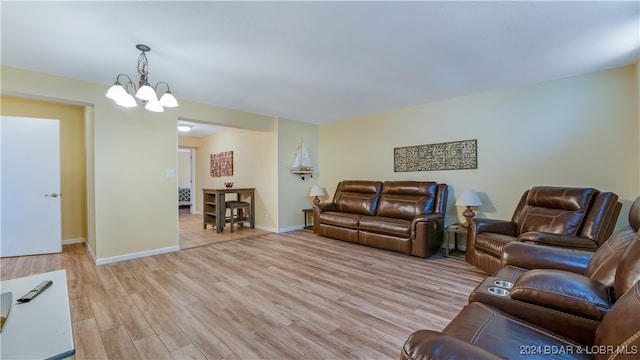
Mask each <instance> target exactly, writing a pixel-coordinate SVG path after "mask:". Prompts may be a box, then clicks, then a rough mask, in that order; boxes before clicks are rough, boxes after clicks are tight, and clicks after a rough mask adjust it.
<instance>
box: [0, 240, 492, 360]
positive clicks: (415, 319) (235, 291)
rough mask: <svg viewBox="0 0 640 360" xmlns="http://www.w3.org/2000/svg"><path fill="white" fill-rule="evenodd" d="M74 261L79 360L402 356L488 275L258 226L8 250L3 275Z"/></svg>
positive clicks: (452, 261) (71, 276)
mask: <svg viewBox="0 0 640 360" xmlns="http://www.w3.org/2000/svg"><path fill="white" fill-rule="evenodd" d="M58 269H66V271H67V278H68V287H69V296H70V303H71V313H72V324H73V329H74V339H75V346H76V355H75V358H76V359H289V358H306V359H395V358H398V355H399V352H400V349H401V346H402V344H403V343H404V341H405V340H406V338H407V336H408V335H409V334H410V333H411V332H412V331H415V330H418V329H434V330H440V329H442V328H443V327H444V326H445V325H446V324H447V323H448V322H449V321H450V319H452V318H453V317H454V316H455V315H456V314H457V313H458V312H459V311H460V309H461V308H462V307H463V306H464V305H466V303H467V297H468V295H469V293H470V292H471V291H472V290H473V289H474V288H475V286H476V285H477V284H478V283H480V281H481V280H482V279H483V277H484V275H483V273H482V272H481V271H479V270H477V269H476V268H475V267H473V266H471V265H469V264H467V263H465V262H464V261H462V260H460V259H456V258H443V257H441V256H439V255H435V256H433V257H431V258H429V259H419V258H415V257H409V256H404V255H399V254H394V253H391V252H387V251H382V250H377V249H373V248H368V247H364V246H359V245H354V244H350V243H345V242H341V241H336V240H331V239H327V238H323V237H319V236H316V235H315V234H313V233H312V232H310V231H308V230H299V231H293V232H289V233H282V234H273V233H266V234H259V235H256V236H251V237H245V238H242V239H238V240H233V241H227V242H221V243H216V244H212V245H206V246H200V247H196V248H192V249H187V250H182V251H180V252H176V253H171V254H163V255H157V256H152V257H146V258H141V259H135V260H129V261H124V262H119V263H114V264H109V265H102V266H95V265H94V264H93V263H92V261H91V259H90V257H89V256H88V254H87V251H86V249H85V246H84V244H75V245H68V246H65V247H64V250H63V252H62V253H61V254H54V255H42V256H28V257H16V258H5V259H2V263H1V277H2V279H3V280H5V279H11V278H16V277H21V276H27V275H30V274H34V273H40V272H45V271H52V270H58Z"/></svg>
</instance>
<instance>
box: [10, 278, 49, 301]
mask: <svg viewBox="0 0 640 360" xmlns="http://www.w3.org/2000/svg"><path fill="white" fill-rule="evenodd" d="M52 284H53V281H51V280H47V281H43V282H41V283H40V285H38V286H36V287H35V288H33V290H31V291H29V292H28V293H26V294H24V296H22V297H21V298H20V299H18V303H19V304H22V303H26V302H29V301H31V300H33V298H35V297H36V296H38V295H40V293H42V292H43V291H45V290H47V288H49V286H51V285H52Z"/></svg>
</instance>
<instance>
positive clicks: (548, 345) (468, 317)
mask: <svg viewBox="0 0 640 360" xmlns="http://www.w3.org/2000/svg"><path fill="white" fill-rule="evenodd" d="M638 313H640V282H637V283H636V284H635V285H634V286H633V287H632V288H631V289H630V290H629V291H627V293H626V294H624V296H622V297H621V298H620V299H619V300H618V301H617V302H616V303H615V304H614V305H613V307H612V308H611V310H609V312H607V314H606V315H605V316H604V317H603V318H602V321H601V322H600V323H599V324H598V326H597V330H596V331H595V333H594V335H593V338H594V339H595V340H594V342H593V345H589V344H584V343H580V342H578V341H574V340H571V339H568V338H566V337H564V336H562V335H559V334H557V333H555V332H553V331H550V330H548V329H546V328H545V327H541V326H536V325H534V324H531V323H529V322H527V321H524V320H522V319H520V318H518V317H515V316H512V315H509V314H506V313H504V312H502V311H500V310H499V309H497V308H494V307H492V306H490V305H486V304H483V303H479V302H473V303H471V304H469V305H467V306H465V307H464V308H463V309H462V311H461V312H460V313H459V314H458V315H457V316H456V317H455V318H454V319H453V320H452V321H451V322H450V323H449V324H448V325H447V326H446V327H445V329H444V330H442V332H437V331H432V330H420V331H416V332H414V333H413V334H411V335H410V336H409V338H408V339H407V341H406V342H405V344H404V346H403V347H402V350H401V352H400V358H401V359H403V360H408V359H504V358H507V359H521V358H532V359H540V358H544V359H547V358H562V359H598V360H600V359H602V360H604V359H613V358H615V359H637V358H638V357H639V356H640V336H638V334H640V321H638V316H637V314H638Z"/></svg>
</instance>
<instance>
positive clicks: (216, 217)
mask: <svg viewBox="0 0 640 360" xmlns="http://www.w3.org/2000/svg"><path fill="white" fill-rule="evenodd" d="M255 191H256V189H255V188H237V189H236V188H223V189H202V199H203V206H202V222H203V224H202V225H203V227H204V228H205V229H206V228H207V224H209V225H212V226H215V227H216V232H217V233H219V232H221V231H222V230H223V229H224V224H225V222H226V221H225V216H226V213H227V208H226V205H225V204H226V195H227V194H236V199H237V200H238V201H240V200H243V201H244V200H245V199H247V200H249V202H250V203H251V211H250V214H249V222H250V223H251V228H252V229H253V228H254V227H255V223H256V215H255V213H256V212H255V209H256V206H255Z"/></svg>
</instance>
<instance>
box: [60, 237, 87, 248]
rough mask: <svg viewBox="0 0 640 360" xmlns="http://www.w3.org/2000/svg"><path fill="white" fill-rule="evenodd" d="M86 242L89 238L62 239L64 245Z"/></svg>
mask: <svg viewBox="0 0 640 360" xmlns="http://www.w3.org/2000/svg"><path fill="white" fill-rule="evenodd" d="M85 242H87V239H85V238H75V239H64V240H62V245H63V246H64V245H71V244H81V243H85Z"/></svg>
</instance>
